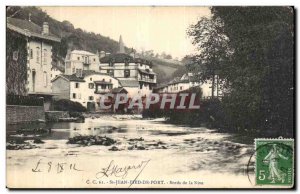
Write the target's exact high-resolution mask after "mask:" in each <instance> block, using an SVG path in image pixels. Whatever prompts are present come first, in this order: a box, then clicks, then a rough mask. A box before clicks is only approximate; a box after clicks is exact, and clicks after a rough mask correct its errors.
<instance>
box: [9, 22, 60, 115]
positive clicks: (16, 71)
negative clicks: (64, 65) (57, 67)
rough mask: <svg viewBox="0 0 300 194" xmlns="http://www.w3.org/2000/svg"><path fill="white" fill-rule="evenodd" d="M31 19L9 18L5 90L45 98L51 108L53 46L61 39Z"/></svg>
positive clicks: (47, 105)
mask: <svg viewBox="0 0 300 194" xmlns="http://www.w3.org/2000/svg"><path fill="white" fill-rule="evenodd" d="M49 29H50V26H49V24H48V23H47V22H44V23H43V26H42V27H40V26H39V25H37V24H35V23H33V22H32V21H31V20H30V19H29V20H22V19H16V18H10V17H8V18H7V30H6V32H7V33H6V38H7V39H6V44H7V45H6V46H7V50H6V54H7V57H6V59H7V62H6V73H7V75H8V76H7V78H6V90H7V93H8V94H15V95H23V96H27V95H31V96H36V97H39V98H40V97H41V98H44V108H45V110H49V108H50V102H51V98H52V96H53V93H52V83H51V68H52V47H53V45H54V44H55V43H59V42H60V38H58V37H57V36H55V35H54V34H52V33H51V32H50V30H49Z"/></svg>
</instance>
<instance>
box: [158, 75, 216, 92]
mask: <svg viewBox="0 0 300 194" xmlns="http://www.w3.org/2000/svg"><path fill="white" fill-rule="evenodd" d="M195 87H200V88H201V91H202V97H203V98H207V97H210V96H211V82H207V83H200V82H199V80H197V79H196V78H195V76H194V75H193V74H192V73H187V74H184V75H182V76H181V77H176V78H174V79H173V80H172V81H170V82H169V83H167V84H162V85H160V86H158V87H156V88H155V92H156V93H179V92H182V91H187V90H189V89H191V88H195Z"/></svg>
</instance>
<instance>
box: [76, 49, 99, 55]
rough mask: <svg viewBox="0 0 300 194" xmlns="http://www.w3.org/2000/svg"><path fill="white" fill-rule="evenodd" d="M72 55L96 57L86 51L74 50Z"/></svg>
mask: <svg viewBox="0 0 300 194" xmlns="http://www.w3.org/2000/svg"><path fill="white" fill-rule="evenodd" d="M71 53H72V54H79V55H96V54H94V53H91V52H88V51H84V50H73V51H71Z"/></svg>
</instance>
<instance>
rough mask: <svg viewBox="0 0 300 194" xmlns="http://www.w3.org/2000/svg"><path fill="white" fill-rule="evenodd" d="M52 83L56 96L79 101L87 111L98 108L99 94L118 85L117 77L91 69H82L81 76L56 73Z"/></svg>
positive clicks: (101, 94) (109, 90)
mask: <svg viewBox="0 0 300 194" xmlns="http://www.w3.org/2000/svg"><path fill="white" fill-rule="evenodd" d="M52 84H53V92H55V93H58V94H59V95H58V96H57V98H59V99H69V100H72V101H74V102H79V103H80V104H82V105H83V106H84V107H86V108H87V109H88V110H89V111H97V110H99V109H100V108H101V107H100V98H101V96H103V95H104V94H106V93H111V91H113V89H115V88H119V86H120V85H119V80H118V79H115V78H113V77H111V76H109V75H107V74H103V73H100V72H95V71H92V70H83V71H82V76H81V77H78V76H77V75H76V74H72V75H66V74H61V75H58V76H57V77H56V78H54V79H53V80H52Z"/></svg>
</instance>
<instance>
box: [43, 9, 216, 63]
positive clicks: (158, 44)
mask: <svg viewBox="0 0 300 194" xmlns="http://www.w3.org/2000/svg"><path fill="white" fill-rule="evenodd" d="M41 8H42V9H43V10H44V11H46V12H47V13H48V14H49V15H50V16H51V17H53V18H55V19H57V20H59V21H64V20H68V21H70V22H71V23H72V24H73V25H74V27H75V28H81V29H83V30H86V31H88V32H94V33H99V34H101V35H103V36H108V37H110V38H112V39H114V40H117V41H118V40H119V37H120V35H122V39H123V41H124V43H125V46H127V47H129V48H134V49H136V50H137V51H142V50H154V53H162V52H165V53H167V54H171V55H172V56H173V58H176V57H178V58H179V59H181V58H182V57H184V56H185V55H188V54H191V53H194V52H195V47H194V46H193V45H192V43H191V39H190V38H189V37H188V36H187V34H186V30H187V28H188V27H189V26H190V25H191V24H195V23H196V22H197V21H198V20H199V19H200V18H201V17H203V16H204V17H209V16H210V10H209V8H208V7H153V6H152V7H41Z"/></svg>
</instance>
